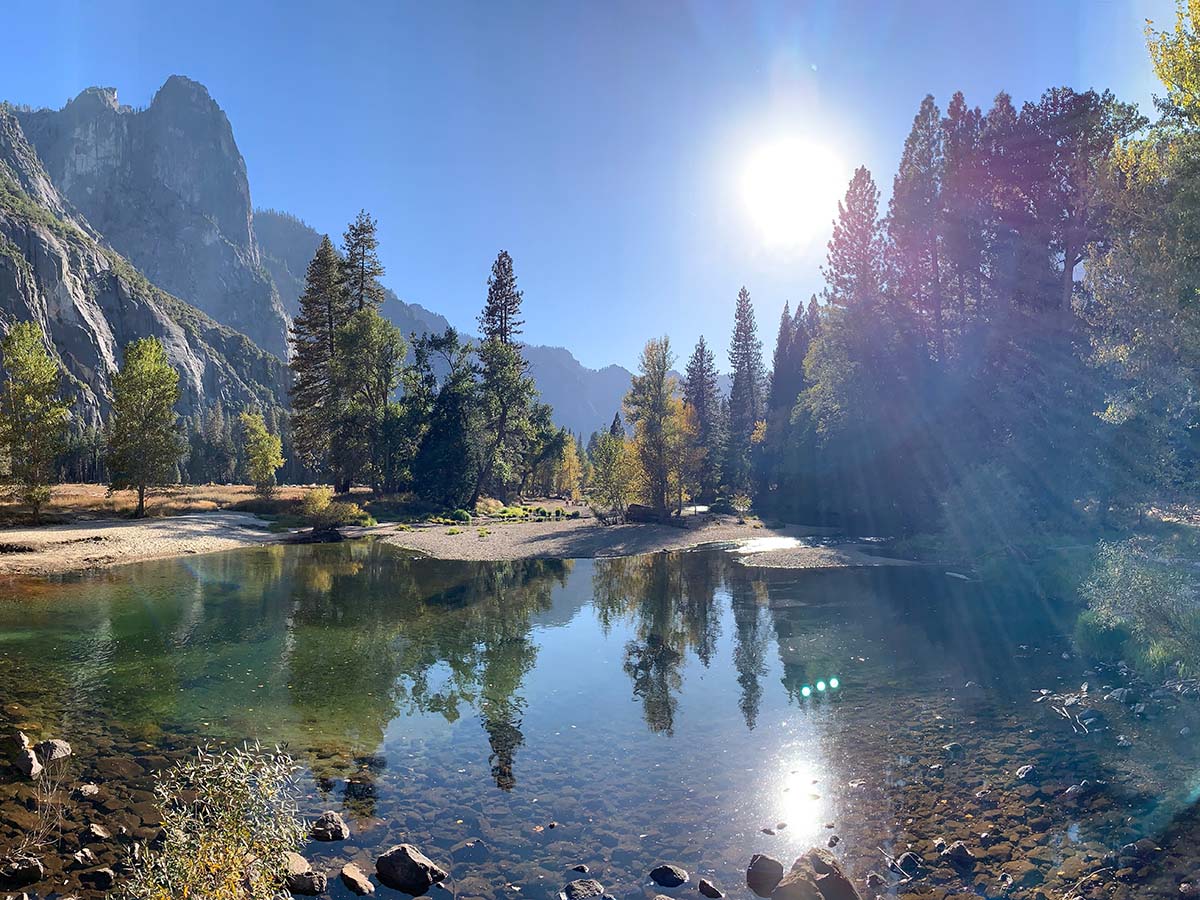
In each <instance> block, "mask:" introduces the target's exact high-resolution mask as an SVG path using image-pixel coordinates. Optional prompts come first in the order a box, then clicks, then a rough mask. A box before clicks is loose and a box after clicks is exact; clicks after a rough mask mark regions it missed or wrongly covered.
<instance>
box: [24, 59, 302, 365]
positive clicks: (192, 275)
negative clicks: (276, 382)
mask: <svg viewBox="0 0 1200 900" xmlns="http://www.w3.org/2000/svg"><path fill="white" fill-rule="evenodd" d="M17 118H18V119H19V121H20V124H21V127H22V129H23V130H24V132H25V134H26V136H27V137H28V138H29V141H30V143H31V144H32V145H33V147H34V149H35V150H36V152H37V155H38V157H39V158H40V159H41V161H42V163H43V164H44V166H45V169H46V172H47V173H48V174H49V176H50V178H51V180H52V181H53V182H54V185H55V186H56V187H57V188H58V190H59V192H60V193H61V194H62V195H63V196H64V197H65V198H66V200H68V201H69V202H70V203H71V204H72V205H73V206H74V208H75V209H77V210H78V211H79V212H80V213H82V215H83V217H85V218H86V219H87V220H88V221H89V222H90V223H91V224H92V225H93V226H94V227H95V228H96V229H97V231H99V232H100V233H101V234H103V235H104V237H105V240H106V241H107V242H108V243H109V244H110V245H111V246H112V247H113V248H114V249H115V250H117V251H118V252H119V253H121V254H122V255H123V256H125V257H126V258H127V259H129V260H130V262H132V263H133V264H134V265H135V266H137V267H138V268H139V269H141V270H142V272H144V273H145V274H146V276H147V277H148V278H149V279H150V280H151V281H152V282H153V283H154V284H156V285H158V286H160V287H162V288H163V289H164V290H166V291H168V292H169V293H171V294H174V295H175V296H177V297H179V298H181V299H183V300H186V301H187V302H188V303H191V304H192V305H193V306H196V307H197V308H199V309H201V310H203V311H204V312H206V313H208V314H209V315H210V316H212V317H213V318H214V319H216V320H217V321H218V322H220V323H222V324H225V325H228V326H230V327H232V328H234V329H236V330H238V331H241V332H242V333H244V334H246V335H248V336H249V337H250V338H251V339H252V340H254V341H255V343H257V344H258V345H259V346H260V347H262V348H263V349H265V350H268V351H270V352H271V353H274V354H275V355H276V356H279V357H280V358H286V356H287V325H288V320H287V315H286V313H285V312H284V309H283V306H282V304H281V303H280V300H279V295H278V293H277V291H276V290H275V287H274V285H273V283H272V282H271V279H270V276H269V275H268V274H267V273H266V272H265V271H264V270H263V268H262V261H261V259H260V257H259V252H258V246H257V243H256V242H255V239H254V232H253V228H252V209H253V207H252V205H251V202H250V184H249V180H248V179H247V177H246V164H245V161H244V160H243V158H242V154H241V152H240V151H239V150H238V146H237V142H236V141H235V140H234V137H233V128H232V127H231V126H230V124H229V119H228V118H227V117H226V116H225V113H224V112H223V111H222V109H221V107H220V106H218V105H217V103H216V101H214V100H213V99H212V97H211V96H210V95H209V93H208V90H207V89H206V88H205V87H204V86H203V85H202V84H200V83H199V82H196V81H193V80H192V79H190V78H186V77H184V76H182V75H173V76H171V77H170V78H168V79H167V81H166V82H165V83H164V84H163V86H162V87H161V88H160V89H159V90H158V92H157V93H156V94H155V96H154V100H153V101H152V102H151V104H150V106H149V107H147V108H146V109H140V110H138V109H133V108H131V107H128V106H121V105H119V104H118V102H117V92H116V89H114V88H99V87H93V88H88V89H87V90H85V91H83V92H82V93H81V94H80V95H79V96H78V97H76V98H75V99H74V100H72V101H71V102H70V103H68V104H67V105H66V106H65V107H63V108H62V109H60V110H47V109H43V110H35V111H29V112H25V111H20V112H18V113H17Z"/></svg>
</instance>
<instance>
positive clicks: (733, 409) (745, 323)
mask: <svg viewBox="0 0 1200 900" xmlns="http://www.w3.org/2000/svg"><path fill="white" fill-rule="evenodd" d="M729 365H730V368H731V369H732V376H733V383H732V385H731V387H730V390H729V431H728V435H727V438H726V441H727V443H726V447H725V482H726V486H727V487H728V488H729V490H730V491H731V492H733V493H740V492H744V491H747V490H749V488H750V454H751V447H752V445H753V441H754V433H755V428H756V427H757V425H758V423H759V422H760V421H761V420H762V419H763V414H764V412H765V409H764V406H765V399H766V397H765V391H764V382H765V380H766V379H765V375H764V372H763V361H762V341H760V340H759V339H758V326H757V325H756V324H755V321H754V307H753V306H752V305H751V303H750V292H749V291H747V290H746V288H745V287H743V288H742V289H741V290H740V291H738V297H737V306H736V307H735V309H734V324H733V338H732V340H731V341H730V343H729Z"/></svg>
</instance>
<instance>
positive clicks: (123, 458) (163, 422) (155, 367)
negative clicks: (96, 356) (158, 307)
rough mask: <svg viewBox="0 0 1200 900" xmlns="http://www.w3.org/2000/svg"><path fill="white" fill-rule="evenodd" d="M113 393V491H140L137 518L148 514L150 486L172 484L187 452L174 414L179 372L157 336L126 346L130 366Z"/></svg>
mask: <svg viewBox="0 0 1200 900" xmlns="http://www.w3.org/2000/svg"><path fill="white" fill-rule="evenodd" d="M112 389H113V401H112V417H111V419H110V420H109V423H108V455H107V460H106V461H107V463H108V468H109V472H110V474H111V480H110V487H111V488H112V489H113V490H114V491H119V490H125V489H127V488H134V489H136V490H137V492H138V503H137V509H136V510H135V511H134V516H135V517H137V518H140V517H142V516H144V515H145V514H146V490H147V488H149V487H150V486H152V485H156V484H163V483H165V482H167V481H169V480H171V479H172V477H173V474H174V473H175V471H176V465H177V464H178V462H179V460H180V459H182V458H183V454H184V453H185V452H186V450H187V446H186V444H185V442H184V440H183V436H182V435H181V434H180V431H179V425H178V419H179V417H178V416H177V415H176V414H175V404H176V403H177V402H178V400H179V373H178V372H176V371H175V370H174V369H173V368H172V367H171V363H170V362H169V361H168V360H167V353H166V350H164V349H163V345H162V344H161V343H160V342H159V341H158V339H157V338H152V337H151V338H142V339H141V340H137V341H134V342H133V343H131V344H130V345H129V346H127V347H126V348H125V364H124V365H123V366H121V369H120V371H119V372H117V374H116V375H114V376H113V379H112Z"/></svg>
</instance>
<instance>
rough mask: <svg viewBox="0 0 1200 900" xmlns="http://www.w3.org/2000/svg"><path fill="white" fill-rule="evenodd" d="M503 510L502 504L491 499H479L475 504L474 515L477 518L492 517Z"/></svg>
mask: <svg viewBox="0 0 1200 900" xmlns="http://www.w3.org/2000/svg"><path fill="white" fill-rule="evenodd" d="M502 509H504V504H503V503H501V502H500V501H499V500H495V499H493V498H492V497H480V498H479V501H478V502H477V503H476V504H475V514H476V515H478V516H494V515H495V514H496V513H498V512H500V511H501V510H502Z"/></svg>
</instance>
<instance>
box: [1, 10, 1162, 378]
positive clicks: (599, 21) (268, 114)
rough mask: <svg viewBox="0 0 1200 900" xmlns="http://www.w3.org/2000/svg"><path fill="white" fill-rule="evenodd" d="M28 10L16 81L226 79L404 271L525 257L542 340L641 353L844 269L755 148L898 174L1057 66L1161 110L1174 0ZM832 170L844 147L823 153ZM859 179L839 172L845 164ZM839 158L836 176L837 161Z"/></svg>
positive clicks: (288, 196)
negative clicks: (834, 268) (664, 338)
mask: <svg viewBox="0 0 1200 900" xmlns="http://www.w3.org/2000/svg"><path fill="white" fill-rule="evenodd" d="M14 7H15V8H13V7H10V8H8V9H6V11H5V15H4V19H5V30H6V31H7V32H8V37H7V38H6V40H5V44H6V52H5V54H4V55H3V56H0V99H8V100H11V101H13V102H19V103H29V104H32V105H35V106H54V107H57V106H61V105H62V104H63V103H64V102H65V101H66V100H68V99H69V98H71V97H73V96H74V95H75V94H77V93H78V92H79V91H80V90H82V89H83V88H84V87H87V86H89V85H95V84H100V85H111V86H115V87H116V88H117V89H118V94H119V96H120V98H121V100H122V102H125V103H130V104H134V105H145V104H146V103H148V102H149V100H150V98H151V97H152V96H153V94H154V91H155V90H156V89H157V88H158V87H159V86H160V85H161V84H162V82H163V81H164V80H165V79H166V78H167V76H169V75H171V74H174V73H179V74H184V75H188V76H190V77H192V78H195V79H196V80H198V81H201V82H203V83H204V84H205V85H207V86H208V88H209V90H210V92H211V93H212V95H213V97H214V98H216V100H217V102H218V103H220V104H221V106H222V107H223V108H224V109H225V111H226V113H227V114H228V116H229V118H230V121H231V122H232V123H233V128H234V133H235V135H236V137H237V140H238V143H239V145H240V147H241V150H242V153H243V155H244V156H245V158H246V163H247V167H248V169H249V173H250V183H251V191H252V194H253V197H254V201H255V203H256V205H259V206H270V207H276V208H279V209H285V210H287V211H289V212H292V213H294V214H296V215H299V216H300V217H302V218H303V219H305V220H307V221H308V222H310V223H311V224H312V225H313V226H314V227H316V228H317V229H318V230H321V231H328V232H330V233H332V234H334V235H340V233H341V231H342V229H343V228H344V226H345V224H346V222H348V221H349V220H350V219H351V218H352V217H353V215H354V213H355V212H356V211H357V210H358V208H359V207H362V206H365V207H367V208H368V209H369V210H371V211H372V212H373V213H374V214H375V216H376V217H377V218H378V219H379V222H380V238H381V251H382V256H383V260H384V263H385V265H386V266H387V269H388V273H387V276H386V278H385V281H386V283H387V284H388V286H389V287H391V288H392V289H394V290H395V291H396V292H397V293H398V294H399V295H400V296H401V297H402V298H403V299H405V300H409V301H412V302H418V303H421V304H423V305H425V306H427V307H429V308H431V309H434V310H436V311H438V312H441V313H443V314H445V315H446V316H447V317H448V318H450V320H451V321H452V322H454V323H455V324H457V325H460V326H464V327H469V326H472V325H473V324H474V319H475V315H476V314H477V311H478V309H479V307H480V306H481V305H482V302H483V298H484V293H485V281H486V278H487V273H488V270H489V268H490V265H491V261H492V259H493V258H494V257H495V254H496V253H497V251H498V250H500V249H501V248H505V249H507V250H509V252H510V253H511V254H512V255H513V258H514V260H515V264H516V270H517V275H518V279H519V282H520V284H521V286H522V288H523V289H524V291H525V311H526V319H527V326H526V334H525V337H526V339H527V340H528V341H530V342H532V343H547V344H557V345H562V346H566V347H568V348H569V349H571V350H572V351H573V352H574V353H575V354H576V356H578V357H579V358H580V359H581V360H582V361H583V362H584V363H585V364H587V365H591V366H600V365H604V364H607V363H610V362H617V363H621V364H623V365H626V366H633V365H634V364H635V363H636V360H637V355H638V352H639V350H640V348H641V346H642V344H643V343H644V341H645V339H646V338H647V337H651V336H655V335H659V334H663V333H669V334H670V335H671V338H672V342H673V344H674V345H675V347H676V349H677V351H678V352H679V354H680V355H681V356H686V354H687V353H688V352H689V351H690V349H691V346H692V345H693V344H694V342H695V340H696V338H697V336H698V335H699V334H701V333H703V334H704V335H705V336H706V337H707V338H708V340H709V341H710V343H711V344H712V345H713V346H714V347H715V348H716V349H717V350H718V351H719V353H720V354H722V358H721V362H722V364H723V363H724V359H723V354H724V352H725V348H726V346H727V343H728V336H729V332H730V330H731V327H732V312H733V302H734V298H735V297H736V295H737V291H738V288H739V287H740V286H741V285H742V284H745V285H747V286H748V287H749V289H750V292H751V295H752V296H753V298H754V301H755V306H756V308H757V310H758V314H759V325H760V330H761V331H762V332H763V336H764V341H765V343H766V344H767V352H768V354H769V352H770V345H771V342H772V340H773V337H774V331H775V328H776V324H777V322H778V316H779V310H780V309H781V308H782V305H783V302H784V300H788V299H790V300H792V301H793V303H794V302H795V301H796V300H797V299H805V298H807V297H808V296H809V294H811V293H812V292H814V291H817V290H819V289H820V286H821V279H820V274H819V267H820V264H821V262H822V260H823V258H824V242H825V240H826V239H827V235H828V225H827V224H824V223H821V224H820V227H819V229H816V230H815V232H814V236H813V239H812V240H810V241H809V242H808V243H807V244H804V245H800V246H789V247H787V248H780V247H777V246H772V245H770V244H769V243H768V242H765V241H764V240H763V235H762V232H761V230H760V228H759V227H758V225H757V224H756V222H755V221H754V220H753V218H752V217H751V215H750V214H749V213H748V211H747V207H746V203H745V201H744V198H743V192H742V187H741V178H742V173H743V171H744V169H745V166H746V160H747V159H748V158H750V157H752V155H753V154H754V153H755V151H756V150H758V149H759V148H761V147H762V146H764V145H768V144H770V143H771V142H773V141H776V140H778V139H780V138H783V137H788V138H799V139H802V140H806V141H810V142H817V143H819V144H820V145H822V146H824V147H826V148H828V150H829V151H830V152H831V153H832V154H833V155H834V157H835V158H836V160H837V162H838V166H837V168H838V169H839V170H840V169H844V170H845V172H846V173H848V172H849V171H851V170H852V169H853V167H854V166H856V165H858V164H860V163H865V164H866V165H867V166H868V167H870V168H871V170H872V172H873V173H874V174H875V177H876V180H877V181H878V182H879V183H880V187H881V189H882V190H883V191H884V194H885V197H886V194H887V192H888V187H889V186H890V183H891V178H892V173H893V170H894V167H895V164H896V160H897V159H898V157H899V153H900V149H901V146H902V143H903V140H904V137H905V135H906V134H907V132H908V129H909V126H910V124H911V121H912V116H913V114H914V113H915V111H916V109H917V106H918V104H919V103H920V100H921V98H922V96H924V95H925V94H926V93H933V94H934V95H935V97H936V98H937V100H938V102H939V105H940V106H942V107H943V109H944V107H945V103H946V101H947V100H948V98H949V96H950V94H951V93H952V92H953V91H954V90H957V89H961V90H963V91H964V92H965V93H966V95H967V98H968V100H969V101H970V102H971V103H972V104H977V105H980V106H983V107H985V108H986V107H987V106H988V105H989V104H990V101H991V98H992V97H993V96H994V95H995V94H996V92H997V91H999V90H1007V91H1008V92H1009V93H1011V94H1012V95H1013V96H1014V98H1015V99H1016V100H1017V101H1018V102H1019V101H1021V100H1024V99H1028V98H1033V97H1036V96H1037V95H1038V94H1039V93H1041V91H1042V90H1044V89H1045V88H1047V87H1049V86H1052V85H1060V84H1067V85H1071V86H1073V87H1076V88H1080V89H1083V88H1088V87H1096V88H1103V87H1110V88H1112V89H1113V90H1114V91H1116V92H1117V93H1118V95H1119V96H1121V97H1123V98H1125V99H1129V100H1135V101H1138V102H1140V103H1143V104H1146V105H1147V106H1148V104H1149V101H1150V97H1151V94H1152V92H1153V91H1154V90H1155V82H1154V79H1153V74H1152V72H1151V71H1150V67H1149V63H1148V61H1147V58H1146V52H1145V46H1144V40H1143V35H1142V29H1143V27H1144V24H1145V19H1146V18H1147V17H1152V18H1154V19H1155V21H1156V22H1158V23H1161V24H1163V25H1168V24H1170V23H1171V22H1172V21H1173V9H1174V5H1173V3H1172V2H1171V0H1085V2H1070V0H1011V2H1004V3H998V2H990V0H989V2H984V0H945V2H932V0H930V2H921V0H904V2H894V3H885V2H872V3H867V2H858V0H820V2H793V3H780V2H758V3H756V2H749V0H743V2H729V3H692V2H682V0H642V2H623V0H603V2H565V0H564V2H557V3H549V2H546V3H540V2H530V0H521V2H512V3H498V2H487V3H484V2H475V3H459V2H447V3H416V2H414V3H397V2H352V0H346V2H342V3H340V4H330V3H308V4H306V3H291V4H286V5H285V4H270V3H255V2H240V3H221V2H205V3H195V2H189V3H186V4H183V3H180V4H175V3H169V2H134V0H123V2H122V0H114V2H95V0H92V2H86V3H67V2H55V0H41V2H28V0H16V2H15V4H14ZM821 177H822V178H825V179H827V180H830V181H831V180H832V179H833V177H834V171H833V169H832V168H831V169H830V171H829V173H822V176H821ZM839 177H840V176H839ZM818 180H820V179H818Z"/></svg>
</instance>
